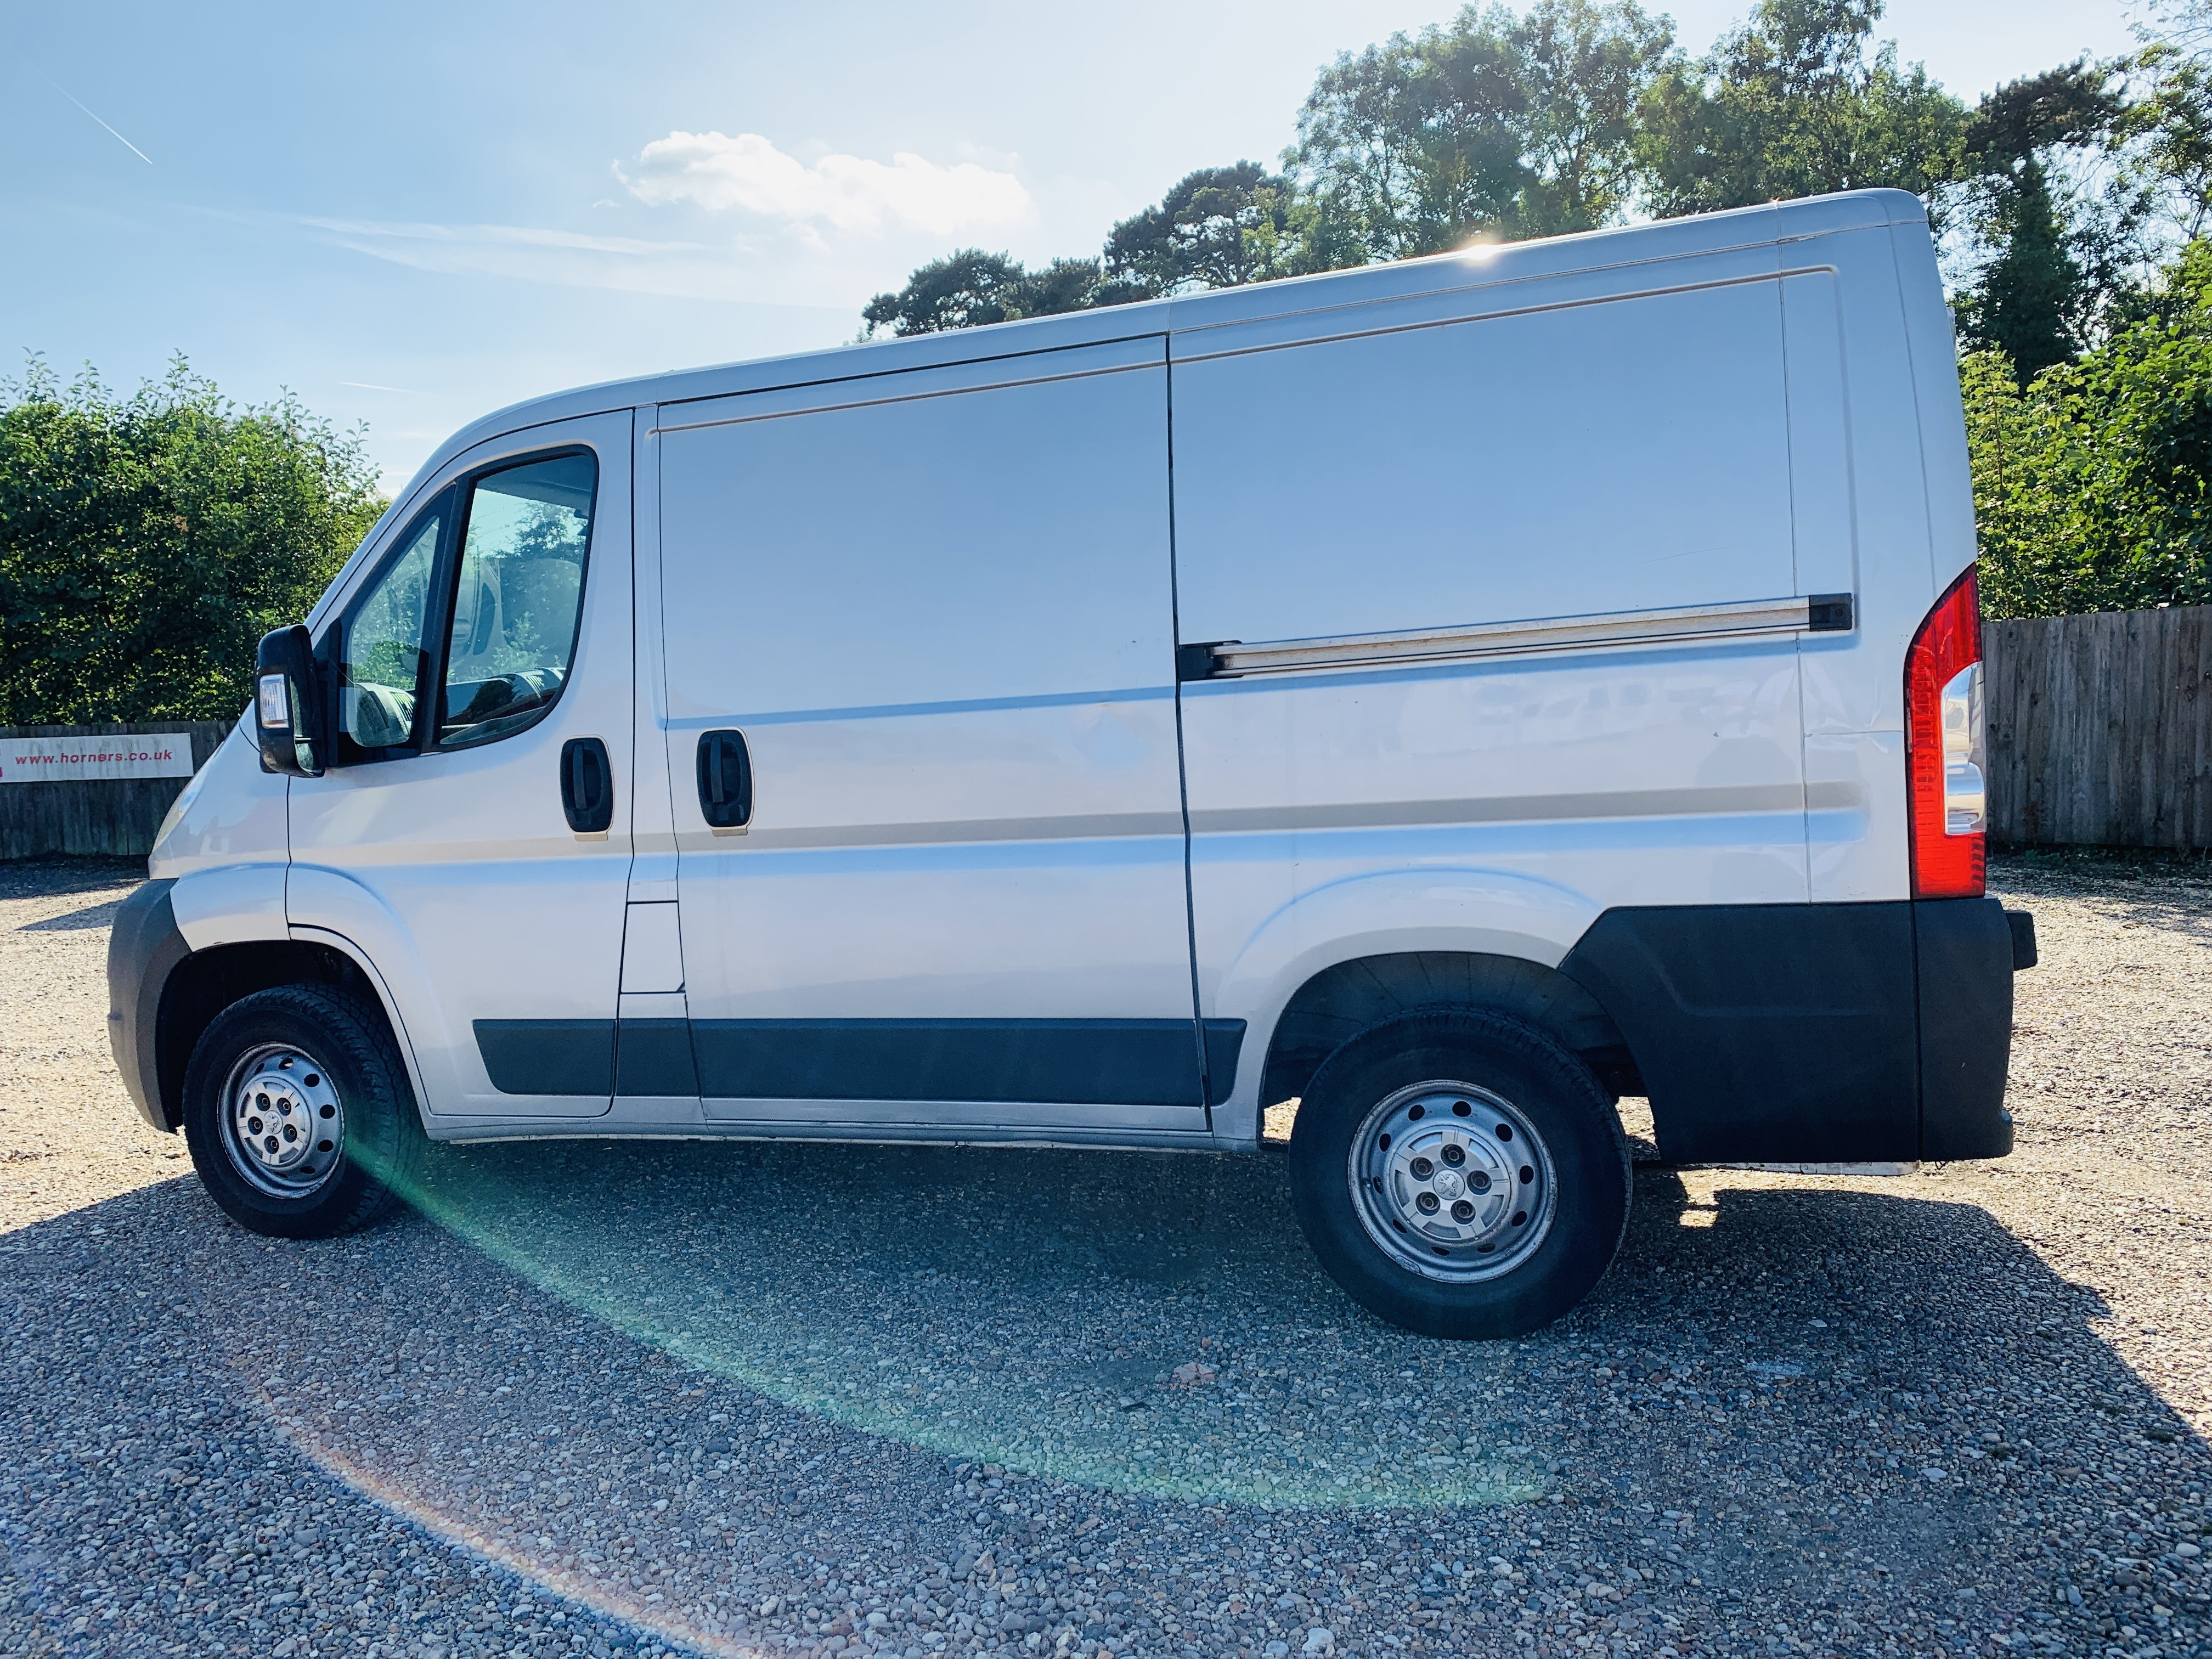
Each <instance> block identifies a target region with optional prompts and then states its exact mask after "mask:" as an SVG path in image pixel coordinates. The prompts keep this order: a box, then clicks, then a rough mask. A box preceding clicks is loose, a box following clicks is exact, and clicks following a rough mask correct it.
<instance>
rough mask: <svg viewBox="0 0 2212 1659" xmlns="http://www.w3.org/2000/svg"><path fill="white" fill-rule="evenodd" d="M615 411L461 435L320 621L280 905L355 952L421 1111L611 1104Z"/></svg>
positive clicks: (622, 501) (617, 817) (618, 814)
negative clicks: (310, 759)
mask: <svg viewBox="0 0 2212 1659" xmlns="http://www.w3.org/2000/svg"><path fill="white" fill-rule="evenodd" d="M630 428H631V417H630V416H629V413H628V412H627V411H625V412H623V413H621V414H617V415H607V416H592V417H591V418H588V419H585V420H579V421H569V422H560V423H557V424H554V425H549V426H544V427H539V428H533V429H532V430H531V431H529V432H527V433H526V434H521V435H516V436H513V437H511V438H508V439H504V440H501V441H496V442H494V443H491V444H488V445H485V446H483V447H481V448H479V449H478V450H477V451H475V452H473V453H471V454H470V455H469V456H467V457H466V458H465V459H464V460H463V461H462V462H460V463H459V464H457V465H455V466H454V467H453V469H452V470H451V471H450V473H449V475H448V477H447V479H446V480H445V482H444V483H443V484H442V486H441V489H439V490H438V491H436V492H435V494H434V495H431V496H430V497H429V498H428V500H426V501H425V502H424V503H423V504H422V506H421V507H418V508H417V509H416V513H415V514H414V515H413V517H412V518H411V519H410V520H408V521H407V522H406V523H405V524H404V526H402V527H401V528H400V530H399V532H398V534H396V535H395V536H393V537H392V538H390V541H389V544H388V546H387V549H386V551H385V552H384V553H383V555H382V556H381V557H380V559H379V560H378V561H376V562H374V563H373V564H372V565H371V566H370V567H368V568H367V570H366V571H365V572H364V574H363V575H362V578H361V579H360V580H358V581H357V582H356V584H355V586H354V589H353V591H352V592H349V594H348V595H346V596H345V598H344V599H343V604H342V605H341V608H340V610H339V612H338V615H337V617H336V619H335V620H334V621H333V623H331V624H330V625H328V626H326V627H325V629H324V631H323V633H322V635H321V637H320V639H319V651H320V652H321V653H322V655H323V657H324V658H325V661H326V663H327V665H328V666H329V671H330V672H331V675H332V677H333V678H334V681H335V684H336V694H337V728H338V732H337V739H336V745H335V747H336V750H337V752H336V754H335V756H334V760H335V762H336V763H335V764H333V765H332V766H331V768H330V769H329V770H328V771H327V772H326V773H325V775H323V776H321V777H319V778H306V779H295V780H294V781H293V785H292V790H291V800H290V812H291V829H292V868H291V872H290V876H289V884H288V893H287V910H288V913H289V919H290V921H291V924H292V927H293V928H294V930H295V933H302V932H306V933H308V934H309V936H312V934H313V933H316V932H327V933H336V934H338V935H340V936H343V937H344V938H346V939H349V940H351V941H353V942H354V943H355V944H356V945H358V946H359V947H360V948H361V949H362V951H363V952H364V953H365V954H367V955H368V957H369V959H370V960H371V961H372V962H373V963H374V964H375V965H376V968H377V969H378V971H379V972H380V974H381V975H383V976H384V979H385V981H386V985H387V987H389V989H390V991H391V993H392V998H393V1000H394V1002H395V1003H396V1005H397V1006H398V1010H399V1012H400V1017H401V1019H402V1022H403V1023H404V1025H405V1028H406V1034H407V1036H408V1039H409V1041H410V1044H411V1045H412V1047H413V1048H414V1049H415V1052H416V1057H417V1060H418V1062H419V1064H420V1065H421V1066H422V1073H423V1079H424V1082H425V1084H426V1085H427V1086H428V1093H429V1097H430V1101H429V1103H430V1108H431V1109H432V1110H433V1111H434V1112H435V1113H438V1114H440V1115H450V1116H456V1117H459V1118H464V1119H465V1118H487V1119H507V1118H515V1117H574V1116H590V1115H597V1114H600V1113H604V1112H605V1111H606V1110H607V1109H608V1104H609V1101H610V1097H611V1091H612V1086H613V1085H612V1074H613V1053H614V1019H615V1014H616V998H617V986H618V981H619V977H620V972H621V962H622V952H623V903H624V898H625V889H626V885H627V883H628V880H629V865H630V833H629V775H630V750H631V743H630V731H631V706H632V702H633V690H632V674H631V629H630V618H631V604H630V543H629V521H630V513H629V467H630ZM572 809H575V810H574V815H573V816H574V821H573V822H572Z"/></svg>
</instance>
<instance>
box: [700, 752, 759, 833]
mask: <svg viewBox="0 0 2212 1659" xmlns="http://www.w3.org/2000/svg"><path fill="white" fill-rule="evenodd" d="M699 811H700V814H701V816H702V817H704V818H705V819H706V820H707V822H708V824H710V825H711V826H712V827H714V829H743V828H744V826H745V824H746V823H747V822H748V821H749V820H750V818H751V817H752V815H753V757H752V752H751V750H748V749H747V748H746V747H745V734H744V732H701V733H700V734H699Z"/></svg>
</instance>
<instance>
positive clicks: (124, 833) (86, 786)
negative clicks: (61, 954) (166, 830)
mask: <svg viewBox="0 0 2212 1659" xmlns="http://www.w3.org/2000/svg"><path fill="white" fill-rule="evenodd" d="M237 723H238V722H237V721H235V720H149V721H147V722H145V723H144V724H143V725H136V726H0V738H97V737H109V736H114V737H123V736H126V735H130V736H146V737H152V736H158V735H161V734H163V733H172V734H177V735H182V734H185V733H190V734H191V740H192V769H193V770H194V771H197V770H198V769H200V768H201V767H203V766H205V765H206V764H207V763H208V760H209V758H210V757H211V756H213V755H214V753H215V751H216V749H218V748H219V747H221V746H222V740H223V738H225V737H227V736H228V735H229V732H230V729H231V727H232V726H235V725H236V724H237ZM188 781H190V780H188V779H185V778H85V779H72V780H70V781H62V782H55V783H0V859H27V858H37V857H39V856H40V855H41V854H49V853H106V854H114V855H116V856H118V857H125V858H143V857H145V856H146V854H149V853H150V852H152V851H153V850H154V832H155V830H156V829H160V828H161V817H162V815H163V814H164V813H166V812H167V811H168V810H169V803H170V802H172V801H173V800H174V799H176V798H177V797H178V796H179V794H181V793H183V792H184V787H185V784H186V783H187V782H188Z"/></svg>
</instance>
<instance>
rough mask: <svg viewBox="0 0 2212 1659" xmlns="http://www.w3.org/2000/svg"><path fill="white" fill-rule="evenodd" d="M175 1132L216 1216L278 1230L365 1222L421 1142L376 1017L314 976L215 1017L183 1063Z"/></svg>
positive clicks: (383, 1203) (407, 1173) (410, 1178)
mask: <svg viewBox="0 0 2212 1659" xmlns="http://www.w3.org/2000/svg"><path fill="white" fill-rule="evenodd" d="M185 1141H186V1143H187V1144H188V1145H189V1146H191V1153H192V1166H193V1168H195V1169H196V1170H198V1172H199V1177H200V1181H201V1183H202V1184H203V1185H204V1186H205V1187H206V1188H207V1190H208V1194H209V1196H210V1197H211V1198H213V1199H214V1200H215V1201H216V1203H217V1204H218V1205H220V1206H222V1209H223V1212H224V1213H226V1214H227V1215H228V1216H229V1217H230V1218H231V1219H232V1220H234V1221H236V1222H237V1223H239V1225H241V1226H245V1227H250V1228H252V1230H253V1231H255V1232H258V1233H265V1234H268V1235H270V1237H278V1238H328V1237H333V1236H335V1235H337V1234H338V1233H343V1232H349V1231H353V1230H354V1229H356V1228H357V1227H365V1226H367V1225H369V1224H370V1223H371V1222H373V1221H374V1220H376V1219H377V1218H379V1217H380V1216H382V1215H383V1214H384V1213H385V1212H387V1211H388V1210H390V1209H391V1208H392V1206H393V1205H394V1204H395V1203H397V1202H398V1200H399V1199H400V1197H401V1195H402V1194H404V1192H405V1191H407V1190H408V1189H409V1188H410V1187H411V1186H412V1184H413V1182H414V1181H415V1179H416V1176H417V1174H418V1172H419V1169H420V1164H421V1159H422V1151H423V1146H424V1142H423V1136H422V1121H421V1120H420V1119H419V1118H418V1117H417V1116H416V1111H415V1097H414V1091H412V1090H411V1089H410V1088H409V1087H408V1084H407V1073H406V1071H405V1068H404V1066H403V1065H402V1064H401V1061H400V1058H399V1054H398V1049H397V1048H396V1047H395V1046H394V1045H393V1043H392V1038H391V1036H390V1035H389V1033H388V1032H387V1031H386V1030H385V1026H384V1022H383V1021H382V1020H381V1019H380V1018H378V1017H377V1014H376V1012H375V1011H374V1010H373V1009H371V1008H370V1007H369V1006H368V1005H367V1004H365V1003H363V1002H362V1001H361V1000H360V999H358V998H357V997H355V996H353V995H351V994H349V993H347V992H344V991H340V990H337V989H334V988H333V987H329V986H323V985H285V986H279V987H276V989H274V990H270V991H261V992H258V993H256V994H254V995H252V996H250V997H246V998H243V999H241V1000H239V1001H237V1002H234V1003H233V1004H232V1005H231V1006H229V1007H228V1008H226V1009H224V1010H223V1011H222V1013H220V1014H218V1015H216V1018H215V1019H214V1020H213V1022H212V1023H210V1025H209V1026H208V1028H207V1030H205V1031H204V1033H202V1034H201V1036H200V1040H199V1042H198V1043H197V1046H196V1047H195V1048H193V1050H192V1058H191V1065H190V1066H188V1067H187V1068H186V1069H185Z"/></svg>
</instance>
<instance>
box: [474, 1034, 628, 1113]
mask: <svg viewBox="0 0 2212 1659" xmlns="http://www.w3.org/2000/svg"><path fill="white" fill-rule="evenodd" d="M476 1033H477V1053H479V1054H482V1055H483V1063H484V1070H485V1071H486V1072H488V1073H490V1074H491V1086H492V1087H493V1088H495V1089H496V1090H498V1091H500V1093H501V1094H503V1095H607V1094H612V1093H613V1092H614V1082H615V1023H614V1021H612V1020H611V1019H480V1020H477V1022H476Z"/></svg>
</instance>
